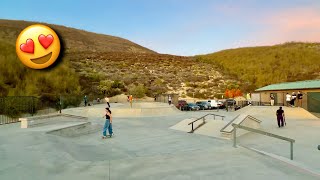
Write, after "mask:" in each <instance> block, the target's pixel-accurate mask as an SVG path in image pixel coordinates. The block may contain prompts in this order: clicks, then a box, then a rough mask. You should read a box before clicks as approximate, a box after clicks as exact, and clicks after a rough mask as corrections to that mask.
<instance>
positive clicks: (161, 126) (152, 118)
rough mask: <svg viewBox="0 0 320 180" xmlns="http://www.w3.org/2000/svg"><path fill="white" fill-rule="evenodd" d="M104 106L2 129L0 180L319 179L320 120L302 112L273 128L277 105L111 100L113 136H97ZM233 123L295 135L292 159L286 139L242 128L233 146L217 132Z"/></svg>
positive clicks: (288, 115)
mask: <svg viewBox="0 0 320 180" xmlns="http://www.w3.org/2000/svg"><path fill="white" fill-rule="evenodd" d="M105 107H106V104H99V105H94V106H89V107H78V108H70V109H65V110H63V111H62V115H50V116H43V117H32V118H30V119H28V120H23V121H21V123H14V124H6V125H2V126H0V142H1V144H0V162H1V163H0V177H1V179H4V180H6V179H39V180H40V179H183V180H185V179H270V177H272V178H275V179H320V170H319V169H320V151H319V150H318V149H317V146H318V144H320V141H319V135H320V132H319V128H320V120H319V119H318V118H317V117H315V116H313V115H312V114H311V113H309V112H307V111H306V110H304V109H301V108H287V107H284V111H285V115H286V126H285V127H283V128H278V126H277V124H276V119H275V118H276V117H275V112H276V110H277V109H278V107H277V106H247V107H244V108H242V109H240V110H238V111H229V112H227V111H225V110H219V111H215V110H212V111H197V112H194V111H190V112H189V111H188V112H185V111H179V110H177V109H176V108H175V107H174V106H169V105H168V104H166V103H136V104H133V106H132V108H131V107H130V104H129V103H112V104H111V111H112V114H113V129H114V134H115V135H114V137H112V138H107V139H101V130H102V126H103V124H104V121H105V120H104V118H102V116H103V115H104V108H105ZM209 113H210V114H215V115H217V116H213V115H210V116H207V117H206V120H205V123H204V124H203V125H202V126H201V127H199V128H198V129H196V130H194V132H193V133H188V132H190V130H191V127H190V125H188V124H189V123H190V122H192V121H194V120H196V119H198V118H200V117H202V116H204V115H207V114H209ZM247 115H250V117H251V116H252V117H254V118H252V119H257V120H256V121H253V120H252V119H247V120H244V119H245V118H247V117H248V116H247ZM221 116H223V117H224V118H223V120H222V118H221ZM258 120H259V121H258ZM231 121H232V122H231ZM233 122H234V123H236V122H244V124H245V125H248V126H251V127H253V126H254V127H259V129H260V130H263V131H266V132H269V133H273V134H276V135H280V136H284V137H288V138H292V139H294V140H295V143H294V145H293V160H290V144H289V143H288V142H285V141H282V140H279V139H276V138H272V137H269V136H264V135H261V134H256V133H253V132H243V133H239V134H238V137H237V147H236V148H234V147H233V141H232V138H229V137H227V136H226V135H223V133H221V130H222V129H228V128H229V129H230V125H231V124H232V123H233ZM257 122H258V123H257ZM25 123H27V124H25ZM196 123H198V125H199V123H200V121H197V122H196ZM22 125H23V126H22ZM194 125H195V126H197V124H194ZM21 127H24V128H21Z"/></svg>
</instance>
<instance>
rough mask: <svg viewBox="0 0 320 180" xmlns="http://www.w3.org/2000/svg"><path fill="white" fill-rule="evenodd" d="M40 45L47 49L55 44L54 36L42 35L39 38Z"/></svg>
mask: <svg viewBox="0 0 320 180" xmlns="http://www.w3.org/2000/svg"><path fill="white" fill-rule="evenodd" d="M38 40H39V42H40V44H41V45H42V46H43V47H44V48H45V49H47V48H48V47H49V46H50V45H51V44H52V42H53V36H52V35H51V34H48V35H47V36H45V35H43V34H40V35H39V37H38Z"/></svg>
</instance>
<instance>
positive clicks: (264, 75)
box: [196, 43, 320, 91]
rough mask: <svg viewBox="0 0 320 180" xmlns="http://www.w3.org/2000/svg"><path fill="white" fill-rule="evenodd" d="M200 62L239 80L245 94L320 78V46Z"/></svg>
mask: <svg viewBox="0 0 320 180" xmlns="http://www.w3.org/2000/svg"><path fill="white" fill-rule="evenodd" d="M196 59H197V60H198V61H199V62H203V63H210V64H214V65H216V66H217V67H218V68H219V69H220V70H221V71H222V72H223V73H225V74H229V75H230V76H232V77H234V78H237V79H238V80H239V81H241V82H242V86H241V89H243V90H244V91H252V90H255V89H256V88H258V87H262V86H266V85H269V84H273V83H279V82H290V81H298V80H309V79H318V78H320V71H319V70H320V43H285V44H280V45H275V46H264V47H248V48H238V49H229V50H223V51H220V52H217V53H212V54H207V55H199V56H196Z"/></svg>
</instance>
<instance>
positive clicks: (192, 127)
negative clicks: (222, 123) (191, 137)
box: [188, 113, 224, 133]
mask: <svg viewBox="0 0 320 180" xmlns="http://www.w3.org/2000/svg"><path fill="white" fill-rule="evenodd" d="M210 115H212V116H213V119H214V120H215V119H216V116H217V117H221V118H222V120H223V118H224V116H221V115H218V114H211V113H210V114H206V115H204V116H202V117H200V118H198V119H196V120H194V121H192V122H190V123H189V124H188V125H190V124H191V131H189V133H193V132H194V131H195V130H196V129H198V128H199V127H201V126H202V125H204V124H205V123H206V121H205V120H206V119H205V117H207V116H210ZM199 120H203V122H202V123H201V124H199V126H197V127H196V128H194V126H193V123H195V122H197V121H199Z"/></svg>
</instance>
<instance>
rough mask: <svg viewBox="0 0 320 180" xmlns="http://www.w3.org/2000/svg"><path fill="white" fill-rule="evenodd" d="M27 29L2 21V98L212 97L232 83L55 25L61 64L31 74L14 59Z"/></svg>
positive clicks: (202, 67) (176, 60)
mask: <svg viewBox="0 0 320 180" xmlns="http://www.w3.org/2000/svg"><path fill="white" fill-rule="evenodd" d="M31 24H35V23H34V22H26V21H11V20H0V48H1V51H0V75H1V78H0V90H1V95H2V96H6V95H32V96H43V95H46V96H58V95H61V94H69V95H70V96H71V95H72V96H78V95H81V96H82V95H84V94H87V95H90V94H102V93H105V95H108V96H113V95H116V94H120V93H132V94H137V95H139V96H144V95H148V96H153V95H155V94H161V93H179V94H180V95H182V97H185V96H187V95H189V96H193V95H194V96H195V97H214V96H217V95H218V94H219V93H223V92H224V89H225V87H226V86H227V85H228V84H229V83H232V84H234V83H236V82H235V81H234V80H233V79H232V78H229V77H228V76H224V75H223V74H221V73H220V72H219V71H216V66H215V65H213V64H208V63H199V62H197V61H195V59H194V58H193V57H183V56H172V55H164V54H158V53H155V52H154V51H152V50H149V49H147V48H144V47H142V46H140V45H137V44H135V43H132V42H130V41H128V40H126V39H122V38H118V37H114V36H108V35H101V34H96V33H91V32H86V31H82V30H78V29H73V28H67V27H64V26H57V25H49V26H50V27H51V28H53V29H54V30H55V31H56V32H57V33H58V35H59V36H60V38H61V40H62V42H63V46H64V52H63V53H64V56H63V58H62V59H60V60H58V61H59V63H58V64H57V66H56V67H55V68H49V69H45V70H40V71H39V70H32V69H29V68H27V67H25V66H23V65H22V64H21V63H20V61H19V59H18V58H17V56H16V53H15V41H16V38H17V36H18V35H19V33H20V31H21V30H22V29H24V28H25V27H27V26H29V25H31Z"/></svg>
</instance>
